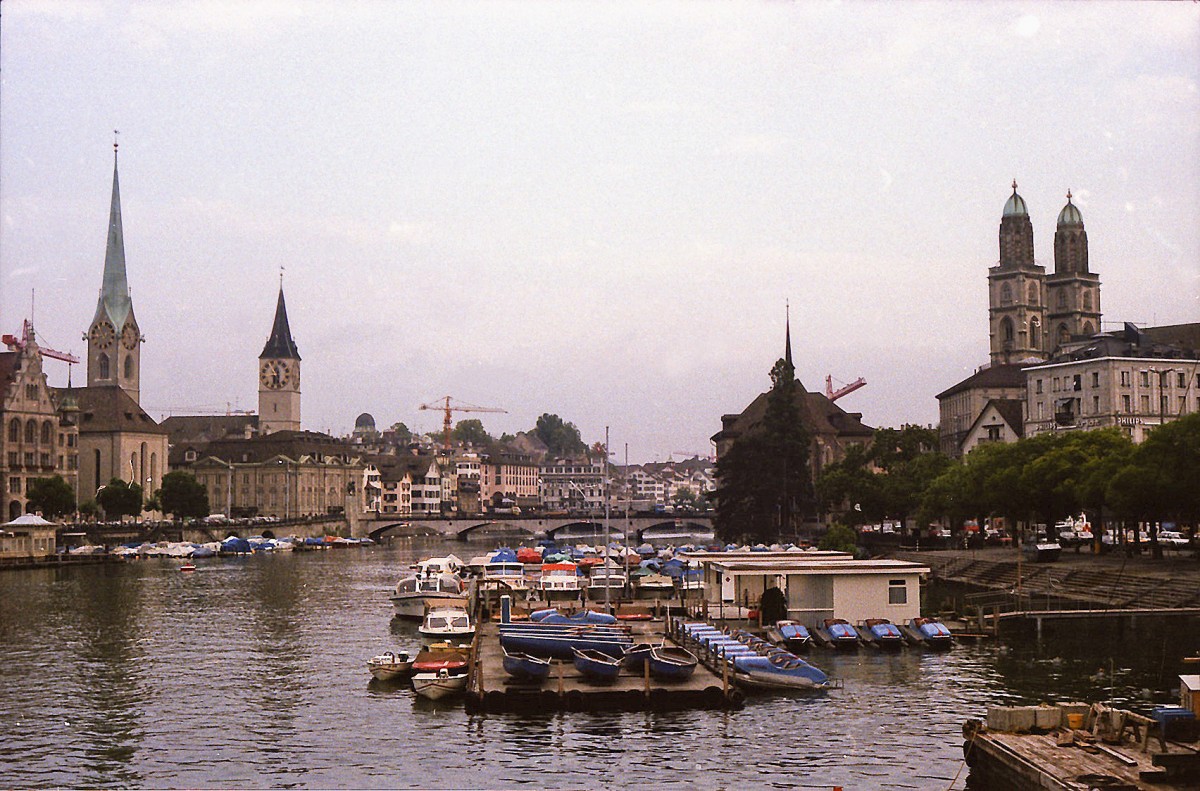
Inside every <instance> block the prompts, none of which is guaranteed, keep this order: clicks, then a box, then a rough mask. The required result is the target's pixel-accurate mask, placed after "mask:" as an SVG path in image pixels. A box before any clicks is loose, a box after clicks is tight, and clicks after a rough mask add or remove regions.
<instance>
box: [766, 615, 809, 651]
mask: <svg viewBox="0 0 1200 791" xmlns="http://www.w3.org/2000/svg"><path fill="white" fill-rule="evenodd" d="M771 632H772V633H773V634H772V638H771V639H773V640H774V641H775V642H776V643H779V644H780V645H782V646H783V647H784V648H786V649H787V650H789V651H792V652H796V651H807V650H808V648H809V646H811V645H812V633H811V632H809V631H808V627H807V626H805V625H804V624H802V623H800V622H799V621H776V623H775V628H774V629H773V630H771Z"/></svg>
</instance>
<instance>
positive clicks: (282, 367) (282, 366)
mask: <svg viewBox="0 0 1200 791" xmlns="http://www.w3.org/2000/svg"><path fill="white" fill-rule="evenodd" d="M299 430H300V352H299V351H298V350H297V349H296V342H295V341H294V340H292V330H291V327H289V326H288V317H287V306H286V305H285V304H284V301H283V282H282V280H281V281H280V283H279V301H278V302H277V303H276V304H275V323H274V324H272V325H271V337H270V338H268V339H267V345H266V346H264V347H263V350H262V354H260V355H259V356H258V433H259V434H261V435H266V434H274V433H275V432H276V431H299Z"/></svg>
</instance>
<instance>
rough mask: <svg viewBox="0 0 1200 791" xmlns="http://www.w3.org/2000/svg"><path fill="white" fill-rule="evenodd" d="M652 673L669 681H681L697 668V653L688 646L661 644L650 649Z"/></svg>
mask: <svg viewBox="0 0 1200 791" xmlns="http://www.w3.org/2000/svg"><path fill="white" fill-rule="evenodd" d="M648 661H649V662H650V675H652V676H654V677H655V678H660V679H665V680H668V681H681V680H683V679H685V678H688V677H689V676H691V675H692V672H693V671H695V669H696V663H697V662H698V661H699V660H698V659H696V655H695V654H693V653H692V652H691V651H689V650H687V649H686V648H676V647H674V646H667V645H660V646H655V647H653V648H651V649H650V658H649V660H648Z"/></svg>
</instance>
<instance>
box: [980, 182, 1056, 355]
mask: <svg viewBox="0 0 1200 791" xmlns="http://www.w3.org/2000/svg"><path fill="white" fill-rule="evenodd" d="M1045 281H1046V268H1045V267H1043V266H1039V265H1038V264H1037V263H1035V262H1034V257H1033V223H1032V222H1031V221H1030V219H1029V211H1028V210H1027V209H1026V207H1025V199H1024V198H1022V197H1021V196H1020V195H1018V194H1017V182H1016V181H1013V194H1012V195H1011V196H1010V197H1009V199H1008V202H1007V203H1005V204H1004V215H1003V216H1002V217H1001V218H1000V262H999V263H998V264H996V266H993V267H991V268H990V269H989V270H988V327H989V334H990V336H991V361H992V364H994V365H995V364H1004V363H1015V362H1019V361H1021V360H1026V359H1029V358H1035V359H1039V360H1040V359H1045V356H1046V346H1047V344H1046V339H1045V324H1046V309H1045Z"/></svg>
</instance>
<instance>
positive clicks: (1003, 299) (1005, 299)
mask: <svg viewBox="0 0 1200 791" xmlns="http://www.w3.org/2000/svg"><path fill="white" fill-rule="evenodd" d="M1000 304H1001V305H1011V304H1012V287H1011V286H1010V285H1008V283H1005V284H1004V285H1002V286H1001V287H1000Z"/></svg>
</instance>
